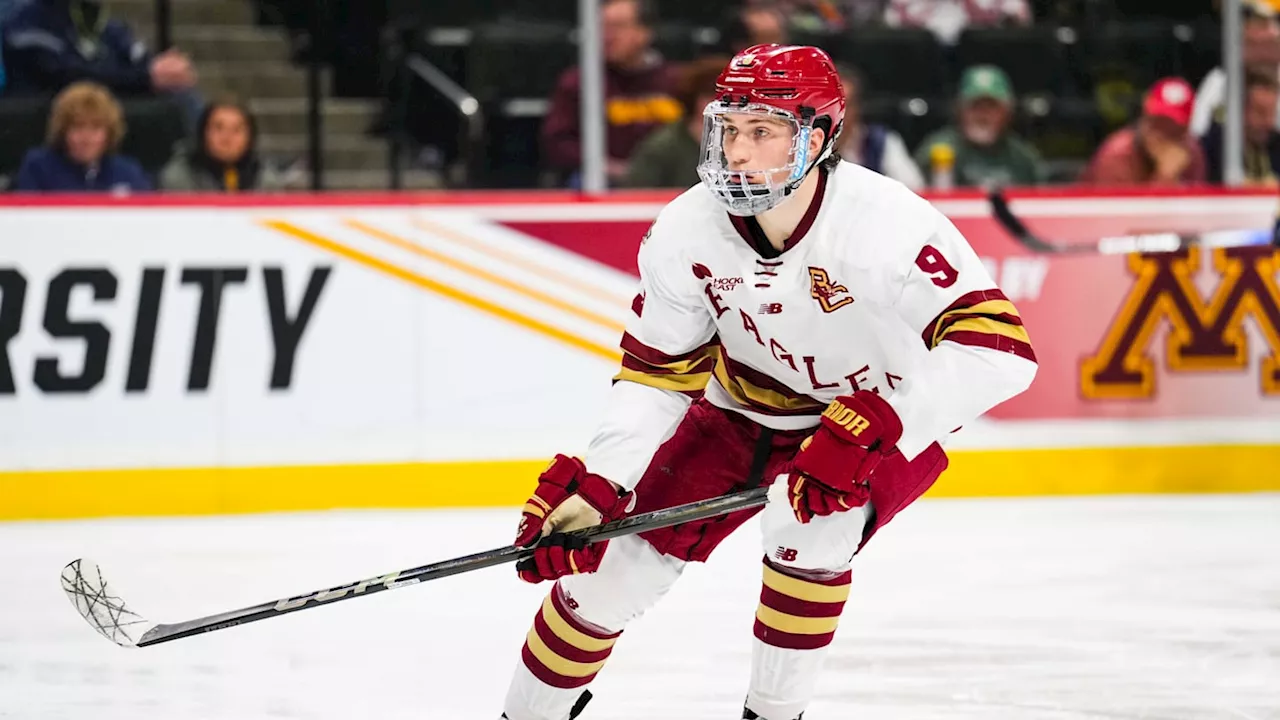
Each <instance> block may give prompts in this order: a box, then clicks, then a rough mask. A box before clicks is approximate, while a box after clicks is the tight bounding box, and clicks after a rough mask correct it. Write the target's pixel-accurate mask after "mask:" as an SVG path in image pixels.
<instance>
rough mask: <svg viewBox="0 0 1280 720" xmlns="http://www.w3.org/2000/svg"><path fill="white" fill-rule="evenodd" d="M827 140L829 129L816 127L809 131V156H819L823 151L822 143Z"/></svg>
mask: <svg viewBox="0 0 1280 720" xmlns="http://www.w3.org/2000/svg"><path fill="white" fill-rule="evenodd" d="M826 141H827V130H826V128H824V127H821V126H819V127H815V128H814V129H813V130H812V131H810V132H809V157H817V156H818V153H820V152H822V145H823V143H825V142H826Z"/></svg>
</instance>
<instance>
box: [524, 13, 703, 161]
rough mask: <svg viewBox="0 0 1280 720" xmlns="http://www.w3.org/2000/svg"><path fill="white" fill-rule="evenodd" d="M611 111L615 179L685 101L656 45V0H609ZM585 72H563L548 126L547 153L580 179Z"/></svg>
mask: <svg viewBox="0 0 1280 720" xmlns="http://www.w3.org/2000/svg"><path fill="white" fill-rule="evenodd" d="M601 14H602V17H603V25H604V28H603V29H604V55H605V106H606V107H605V114H606V122H607V125H608V129H607V132H608V160H607V165H606V170H607V173H608V177H609V180H610V181H611V182H613V183H619V182H622V181H623V180H624V179H625V178H626V176H627V162H628V159H629V158H630V157H631V154H632V153H633V152H634V151H635V149H636V147H637V146H639V145H640V143H641V142H642V141H643V140H644V139H645V137H647V136H648V135H649V133H651V132H653V131H654V130H656V129H658V128H660V127H662V126H663V125H666V124H668V123H672V122H675V121H677V120H679V119H680V103H679V102H677V101H676V99H675V98H674V97H672V96H671V93H672V92H673V90H674V84H675V83H674V81H675V73H674V72H673V70H672V68H671V67H670V66H668V64H667V63H666V61H664V60H663V58H662V56H661V55H659V54H658V52H657V51H656V50H654V49H653V46H652V42H653V26H654V23H655V21H656V10H655V9H654V5H653V2H652V0H605V2H604V7H603V8H601ZM581 91H582V76H581V73H580V70H579V68H577V67H574V68H570V69H569V70H567V71H565V73H564V74H563V75H561V76H560V81H559V83H558V84H557V87H556V89H555V93H554V94H553V96H552V98H551V109H550V111H549V112H548V114H547V117H546V120H545V121H544V122H543V126H542V143H543V149H544V156H545V157H546V159H547V162H548V164H549V165H550V167H551V168H552V169H554V170H557V171H561V172H563V173H565V174H566V175H568V176H569V184H570V185H576V184H577V182H578V179H577V172H578V171H579V169H580V167H581V165H582V151H581V146H582V128H581V126H580V123H579V119H578V118H579V105H580V101H581V94H582V93H581Z"/></svg>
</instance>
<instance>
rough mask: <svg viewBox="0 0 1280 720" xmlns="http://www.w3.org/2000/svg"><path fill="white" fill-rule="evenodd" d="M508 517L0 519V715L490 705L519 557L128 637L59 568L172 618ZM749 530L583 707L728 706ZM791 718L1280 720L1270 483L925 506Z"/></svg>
mask: <svg viewBox="0 0 1280 720" xmlns="http://www.w3.org/2000/svg"><path fill="white" fill-rule="evenodd" d="M516 512H517V511H515V510H511V511H450V512H444V511H437V512H417V513H413V512H400V513H388V512H381V513H348V512H343V513H318V514H305V515H275V516H256V517H240V518H207V519H181V520H177V519H175V520H130V521H119V520H111V521H93V522H68V523H22V524H11V525H0V717H5V718H10V717H11V718H21V719H22V720H28V719H32V720H34V719H39V720H46V719H48V720H53V719H56V718H76V719H79V718H86V719H92V720H139V719H150V718H164V719H165V720H194V719H196V718H218V719H220V720H221V719H224V718H225V719H226V720H258V719H264V720H265V719H268V718H307V719H313V718H314V719H320V718H325V719H329V718H334V719H336V718H344V719H345V718H377V719H379V720H398V719H400V718H422V719H427V718H429V719H431V720H437V719H438V720H472V719H474V720H494V719H495V718H496V717H497V716H498V714H499V710H500V704H501V700H502V696H503V694H504V691H505V688H506V684H507V680H508V676H509V673H510V671H511V669H512V668H513V667H514V664H515V663H516V662H517V659H518V656H519V650H520V644H521V642H522V641H523V637H524V634H525V632H526V631H527V630H528V627H529V622H530V620H531V619H532V617H533V613H534V610H535V609H536V607H537V606H538V604H539V601H540V600H541V596H542V594H543V593H544V592H545V586H541V587H533V586H527V585H524V584H522V583H520V582H519V581H518V580H517V579H516V577H515V574H514V572H513V571H512V570H511V568H509V567H506V568H496V569H491V570H485V571H481V572H479V573H474V574H471V575H464V576H459V577H454V578H447V579H444V580H440V581H436V582H433V583H428V584H426V585H420V586H415V587H410V588H406V589H403V590H397V591H394V592H390V593H383V594H380V595H376V596H372V597H369V598H367V599H360V600H352V601H349V602H343V603H340V604H337V605H333V606H330V607H325V608H319V609H314V610H308V611H305V612H301V613H297V614H294V615H290V616H286V617H282V618H278V619H274V620H269V621H265V622H261V623H255V624H252V625H246V626H244V627H238V628H231V629H228V630H223V631H219V632H216V633H212V634H209V635H203V636H199V637H195V638H190V639H186V640H180V641H176V642H173V643H170V644H166V645H158V646H154V647H150V648H143V649H122V648H119V647H116V646H114V645H112V644H110V643H108V642H107V641H105V640H103V639H102V638H101V637H99V636H98V635H97V633H95V632H94V631H93V630H92V629H91V628H90V627H89V626H88V625H87V624H86V623H85V621H84V620H82V619H81V618H80V617H79V616H78V615H77V614H76V613H75V611H74V610H73V609H72V607H71V605H70V603H69V602H68V601H67V599H66V597H65V596H64V595H63V593H62V590H61V588H60V587H59V582H58V575H59V571H60V570H61V568H62V566H63V565H64V564H66V563H67V562H68V561H69V560H72V559H74V558H76V557H80V556H82V555H88V556H91V557H93V558H94V559H95V560H97V561H98V562H99V563H100V564H101V566H102V568H103V570H104V572H105V573H106V574H107V576H108V577H109V578H110V580H111V582H112V584H113V586H115V587H116V588H117V589H118V591H119V592H120V593H121V594H122V595H123V596H124V597H125V598H127V599H128V601H129V604H130V605H131V606H132V607H133V608H134V609H135V610H137V611H139V612H141V613H142V614H144V615H146V616H147V617H148V618H149V619H151V620H154V621H161V622H172V621H179V620H186V619H190V618H193V617H197V616H200V615H206V614H211V613H214V612H219V611H223V610H228V609H232V608H236V607H240V606H244V605H251V604H255V603H258V602H262V601H266V600H271V599H275V598H278V597H283V596H288V595H294V594H301V593H303V592H306V591H308V590H315V589H320V588H323V587H326V586H329V585H338V584H341V583H344V582H346V581H350V580H355V579H359V578H363V577H368V576H372V575H374V574H377V573H379V572H382V571H389V570H394V569H399V568H403V567H410V566H414V565H419V564H422V563H425V562H430V561H433V560H438V559H444V558H448V557H452V556H455V555H461V554H465V553H470V552H474V551H478V550H483V549H488V548H490V547H493V546H497V545H500V544H502V543H503V542H505V541H507V540H508V539H509V538H510V537H511V536H512V535H513V534H514V532H515V525H516V517H517V515H516ZM755 533H756V527H755V525H754V524H749V525H748V526H746V527H744V528H743V529H742V530H741V531H740V532H739V533H738V535H736V536H735V537H734V538H731V539H730V541H729V542H728V543H726V544H725V545H724V546H723V547H721V549H720V550H719V551H718V552H717V555H716V557H715V558H713V560H712V562H710V563H708V564H707V565H706V566H705V567H696V568H694V569H693V570H692V571H690V572H689V573H687V575H686V576H685V578H684V579H683V580H682V581H681V582H680V584H679V585H677V587H676V589H675V590H674V591H672V593H671V594H670V595H669V596H668V597H667V598H666V599H665V600H664V602H663V603H662V604H661V605H659V607H658V608H657V609H655V610H654V611H653V612H651V613H650V614H649V615H647V616H646V617H644V618H643V619H641V620H639V621H637V622H636V623H635V624H633V625H632V627H631V628H630V630H629V631H628V632H627V634H626V635H624V637H623V639H622V641H621V642H620V643H619V645H618V647H617V650H616V651H615V653H614V655H613V657H612V659H611V660H610V665H609V667H607V668H606V669H605V670H604V672H603V673H602V674H601V675H600V677H599V678H598V679H597V681H596V683H595V686H594V687H593V690H594V691H595V693H596V700H595V701H594V702H593V703H592V704H591V706H590V707H589V708H588V711H587V713H586V715H585V717H584V720H655V719H657V720H676V719H679V720H684V719H686V718H687V719H692V720H703V719H705V720H712V719H715V720H733V719H734V718H737V717H738V715H739V713H740V708H741V701H742V697H743V694H744V692H745V689H746V688H745V683H746V676H747V666H748V660H749V652H750V640H751V626H752V615H753V613H754V611H755V605H756V600H757V597H758V594H759V559H758V558H759V555H760V548H759V547H758V540H757V536H756V534H755ZM805 718H806V720H810V719H812V720H837V719H839V720H844V719H846V718H847V719H851V720H857V719H859V718H874V719H875V720H934V719H938V720H941V719H943V718H946V719H947V720H978V719H981V720H1015V719H1016V720H1077V719H1078V720H1085V719H1093V718H1103V719H1121V718H1124V719H1129V718H1133V719H1137V718H1145V719H1150V720H1218V719H1222V720H1241V719H1244V720H1250V719H1252V720H1262V719H1264V718H1265V719H1267V720H1280V495H1247V496H1193V497H1144V498H1078V499H1076V498H1073V499H1052V500H980V501H979V500H952V501H925V502H922V503H920V504H919V505H917V506H916V507H913V508H912V509H910V510H908V511H907V512H906V513H904V514H903V515H902V516H900V517H899V518H898V519H897V520H895V521H894V523H893V524H892V525H891V526H890V527H889V528H888V529H887V530H885V531H884V532H883V533H881V534H880V535H878V536H877V537H876V539H875V541H873V542H872V543H871V545H870V546H869V547H868V549H867V550H866V551H865V552H864V554H863V555H862V556H861V557H859V558H858V559H857V560H856V561H855V572H854V592H853V597H852V598H851V600H850V602H849V604H848V606H847V608H846V610H845V614H844V620H843V624H842V625H841V628H840V632H839V634H838V636H837V639H836V644H835V646H834V649H833V653H832V658H831V662H830V663H829V665H828V668H827V673H826V674H825V676H824V678H823V681H822V683H821V692H820V697H819V698H818V699H817V700H816V702H815V703H814V705H813V706H812V708H811V710H810V712H809V713H808V714H806V716H805Z"/></svg>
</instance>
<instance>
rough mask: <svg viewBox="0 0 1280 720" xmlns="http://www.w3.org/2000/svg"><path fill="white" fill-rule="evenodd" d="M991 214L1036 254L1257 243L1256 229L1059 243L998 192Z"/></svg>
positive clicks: (1275, 232)
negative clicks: (1033, 229) (1038, 230)
mask: <svg viewBox="0 0 1280 720" xmlns="http://www.w3.org/2000/svg"><path fill="white" fill-rule="evenodd" d="M987 199H988V200H989V201H990V202H991V212H992V214H993V215H995V218H996V221H997V222H999V223H1000V226H1001V227H1003V228H1004V230H1005V232H1007V233H1009V234H1010V235H1012V236H1013V237H1014V239H1015V240H1017V241H1018V242H1019V243H1021V244H1022V245H1023V247H1026V248H1028V249H1029V250H1033V251H1035V252H1037V253H1049V254H1058V255H1063V254H1077V253H1099V254H1103V255H1115V254H1128V253H1136V252H1177V251H1179V250H1185V249H1186V248H1188V247H1192V246H1197V245H1199V246H1206V247H1232V246H1238V245H1250V244H1257V243H1256V241H1255V240H1254V238H1256V237H1257V236H1258V233H1259V232H1260V231H1257V230H1222V231H1214V232H1208V233H1202V234H1194V235H1180V234H1178V233H1145V234H1141V235H1117V236H1113V237H1104V238H1101V239H1099V240H1092V241H1085V242H1057V241H1053V240H1046V239H1044V238H1041V237H1039V236H1037V235H1036V234H1035V233H1033V232H1031V229H1030V228H1028V227H1027V226H1026V223H1024V222H1022V220H1021V219H1019V218H1018V216H1017V215H1014V214H1013V211H1012V210H1011V209H1009V202H1008V200H1006V199H1005V197H1004V194H1003V193H1001V192H1000V191H999V190H994V191H992V192H991V193H989V194H988V196H987ZM1270 244H1271V245H1273V246H1280V222H1277V224H1276V226H1275V227H1274V228H1273V229H1272V231H1271V243H1270Z"/></svg>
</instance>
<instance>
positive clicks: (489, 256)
mask: <svg viewBox="0 0 1280 720" xmlns="http://www.w3.org/2000/svg"><path fill="white" fill-rule="evenodd" d="M665 199H666V198H665V197H663V196H653V195H649V194H644V195H636V196H619V197H617V198H612V199H610V200H609V201H607V202H605V201H582V200H578V199H574V198H572V197H570V196H565V195H559V194H549V195H545V196H542V195H534V196H513V195H503V194H496V195H425V196H390V197H387V196H374V197H354V196H353V197H337V198H327V199H324V200H323V201H321V200H317V199H314V198H302V199H290V200H289V202H290V203H291V204H289V205H273V204H272V203H273V202H277V201H273V200H271V199H269V198H249V199H246V200H228V199H217V200H216V201H210V200H208V199H201V200H184V199H181V198H177V199H174V198H163V199H156V200H124V201H101V200H91V201H86V202H77V201H70V202H68V201H65V200H58V201H51V200H49V199H39V200H29V199H27V200H22V201H21V203H22V204H18V203H19V201H18V200H16V199H6V200H5V201H4V203H3V204H0V243H3V248H4V252H3V254H2V255H0V519H21V518H56V517H90V516H110V515H157V514H205V513H235V512H260V511H286V510H305V509H318V508H343V507H360V508H365V507H393V508H398V507H453V506H501V505H511V504H516V503H519V502H520V501H522V500H523V498H524V496H525V494H526V493H527V491H528V487H529V484H530V481H531V478H532V477H533V476H535V475H536V473H537V472H538V471H539V470H541V469H542V468H543V467H544V466H545V464H546V458H548V457H549V456H550V455H552V454H554V453H556V452H577V453H580V452H582V450H583V449H584V447H585V444H586V442H587V440H588V439H589V437H590V434H591V432H592V430H593V427H594V424H595V422H596V420H597V418H599V416H600V414H601V411H602V409H603V403H604V398H605V395H606V393H607V390H608V387H609V385H610V382H611V378H612V376H613V374H614V372H615V368H616V366H617V362H618V358H619V350H618V347H617V345H618V338H619V337H620V335H621V330H622V326H623V323H625V322H626V318H627V316H628V314H629V313H630V312H631V310H630V305H631V299H632V297H633V295H634V292H635V277H634V275H633V266H632V265H630V264H629V263H631V262H633V260H631V259H629V258H633V257H634V249H635V245H636V244H637V243H638V240H639V235H640V234H642V233H643V230H644V228H645V227H647V224H648V222H650V221H651V220H652V217H653V215H654V214H655V213H656V212H657V210H658V209H660V207H661V204H662V201H663V200H665ZM936 202H937V203H938V205H939V207H940V208H941V209H943V210H944V212H946V213H947V214H948V216H949V217H951V218H952V219H953V221H954V222H955V223H956V224H957V226H958V227H960V228H961V230H963V231H964V232H965V234H966V235H967V236H968V237H969V238H970V240H971V242H972V243H973V245H974V247H975V249H976V250H977V251H978V253H979V255H980V256H982V258H983V261H984V263H985V264H987V266H988V267H989V268H990V269H991V271H992V273H993V275H995V276H996V277H997V280H998V281H999V282H1000V284H1001V286H1002V287H1003V288H1004V289H1005V290H1006V292H1007V293H1008V294H1009V295H1010V296H1011V299H1013V300H1014V302H1015V303H1017V304H1018V306H1019V309H1020V310H1021V312H1022V315H1023V317H1024V318H1025V320H1026V323H1027V327H1028V329H1029V331H1030V333H1031V336H1032V339H1033V342H1034V343H1035V346H1036V350H1037V355H1038V357H1039V360H1040V368H1041V369H1040V374H1039V376H1038V377H1037V380H1036V383H1035V384H1034V385H1033V386H1032V388H1031V389H1030V390H1029V391H1028V392H1027V393H1025V394H1024V395H1022V396H1020V397H1019V398H1016V399H1014V400H1013V401H1010V402H1009V403H1006V404H1004V405H1002V406H1001V407H999V408H997V409H996V410H995V411H993V412H992V413H990V414H989V416H987V417H986V418H983V419H982V420H981V421H979V422H976V423H974V424H972V425H971V426H969V427H967V428H965V429H964V430H962V431H961V432H960V433H958V434H957V435H956V436H955V437H954V438H952V440H951V442H950V443H949V445H948V447H949V450H950V452H951V454H952V456H953V463H952V468H951V470H949V471H948V473H947V474H946V476H945V477H944V478H943V480H942V481H941V482H940V483H939V485H938V486H937V487H936V488H935V489H934V490H933V491H932V494H933V495H934V496H938V497H946V496H952V497H955V496H984V495H998V496H1008V495H1041V494H1045V495H1056V494H1094V493H1148V492H1213V491H1219V492H1240V491H1256V490H1280V475H1278V474H1277V473H1275V472H1274V471H1273V470H1272V469H1273V468H1275V467H1278V466H1280V362H1278V359H1280V291H1277V289H1276V288H1277V275H1278V274H1280V253H1276V252H1274V251H1272V250H1270V249H1268V248H1262V247H1252V248H1244V249H1241V250H1233V251H1222V250H1216V251H1208V250H1204V251H1202V250H1196V251H1192V252H1189V253H1187V254H1185V255H1176V256H1175V255H1169V254H1163V255H1134V256H1072V257H1053V258H1050V257H1045V256H1039V255H1031V254H1029V253H1028V252H1026V251H1025V250H1023V249H1022V248H1020V247H1019V246H1017V245H1016V244H1014V243H1013V242H1012V241H1011V240H1009V238H1007V237H1006V236H1004V235H1003V234H1001V232H1000V231H999V229H998V228H996V227H995V226H994V224H993V223H991V221H990V218H989V216H988V215H989V214H988V209H987V208H986V206H985V203H984V202H983V201H982V200H981V199H978V198H976V197H972V196H963V195H961V196H948V197H946V198H940V199H937V201H936ZM1275 206H1276V201H1275V197H1274V195H1263V194H1257V193H1217V194H1207V193H1204V194H1195V193H1191V194H1180V195H1174V196H1160V195H1151V194H1142V195H1132V196H1125V197H1105V198H1102V197H1074V196H1059V195H1043V194H1042V195H1039V196H1033V197H1032V196H1028V197H1024V198H1020V199H1017V200H1016V201H1015V204H1014V209H1015V211H1016V212H1018V213H1019V214H1021V215H1023V216H1024V217H1027V218H1028V219H1029V220H1030V222H1031V224H1033V225H1034V226H1035V227H1036V228H1037V229H1038V230H1040V231H1041V232H1042V233H1048V234H1052V235H1054V236H1055V237H1063V238H1064V239H1066V238H1071V237H1075V238H1077V239H1084V238H1087V237H1096V236H1097V235H1099V234H1106V233H1122V232H1136V231H1158V230H1222V229H1240V228H1255V227H1256V228H1262V227H1265V226H1267V225H1268V224H1269V223H1270V222H1271V221H1272V219H1273V218H1274V216H1275ZM584 238H586V239H589V240H590V242H589V243H588V242H585V240H584ZM868 382H871V383H874V379H871V380H869V381H868ZM796 389H797V390H800V391H804V390H805V389H806V388H801V387H797V388H796Z"/></svg>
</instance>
